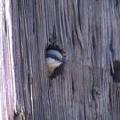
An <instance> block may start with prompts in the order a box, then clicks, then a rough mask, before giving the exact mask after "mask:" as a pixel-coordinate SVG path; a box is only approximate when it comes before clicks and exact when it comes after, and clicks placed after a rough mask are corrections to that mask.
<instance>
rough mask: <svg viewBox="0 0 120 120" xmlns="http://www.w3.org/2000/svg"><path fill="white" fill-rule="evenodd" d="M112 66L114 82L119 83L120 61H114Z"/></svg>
mask: <svg viewBox="0 0 120 120" xmlns="http://www.w3.org/2000/svg"><path fill="white" fill-rule="evenodd" d="M111 66H112V67H111V75H112V78H113V82H116V83H118V82H120V61H118V60H115V61H113V64H112V65H111Z"/></svg>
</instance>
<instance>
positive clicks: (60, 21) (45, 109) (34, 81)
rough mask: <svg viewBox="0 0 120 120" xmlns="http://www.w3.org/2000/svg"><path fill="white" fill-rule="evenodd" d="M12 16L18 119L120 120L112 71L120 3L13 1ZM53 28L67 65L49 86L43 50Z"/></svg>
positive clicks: (119, 56) (118, 88)
mask: <svg viewBox="0 0 120 120" xmlns="http://www.w3.org/2000/svg"><path fill="white" fill-rule="evenodd" d="M11 11H12V17H11V18H12V42H13V44H12V47H13V58H14V74H15V81H16V84H15V85H16V110H17V111H16V113H15V116H14V119H15V120H119V119H120V114H119V113H120V107H119V106H120V94H119V93H120V83H114V82H113V77H112V76H111V71H110V70H111V68H110V67H111V66H112V65H113V61H115V60H117V61H120V52H119V51H120V35H119V33H120V20H119V19H120V2H119V1H118V0H12V1H11ZM54 27H55V33H56V38H57V39H56V43H57V44H58V45H59V46H60V47H61V48H64V49H65V51H66V55H67V59H68V60H67V63H66V65H65V70H64V72H63V74H62V75H60V76H57V78H55V79H53V80H50V79H49V78H48V74H47V67H46V64H45V48H46V45H47V44H48V43H49V38H50V37H51V36H52V34H53V29H54ZM7 53H9V52H6V54H7ZM6 58H7V57H6Z"/></svg>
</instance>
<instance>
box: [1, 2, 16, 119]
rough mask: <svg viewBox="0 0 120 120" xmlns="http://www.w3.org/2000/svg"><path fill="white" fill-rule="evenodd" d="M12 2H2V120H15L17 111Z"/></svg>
mask: <svg viewBox="0 0 120 120" xmlns="http://www.w3.org/2000/svg"><path fill="white" fill-rule="evenodd" d="M11 26H12V23H11V6H10V0H4V1H3V0H0V119H1V120H13V117H14V111H15V110H16V109H15V108H16V104H15V103H16V101H15V100H16V98H15V79H14V65H13V52H12V47H13V46H12V42H13V41H12V27H11Z"/></svg>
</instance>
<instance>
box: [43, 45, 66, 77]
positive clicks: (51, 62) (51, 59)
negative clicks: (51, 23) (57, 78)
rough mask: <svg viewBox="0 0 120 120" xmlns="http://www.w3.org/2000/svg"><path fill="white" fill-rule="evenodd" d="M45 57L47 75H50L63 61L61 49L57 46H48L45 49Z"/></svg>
mask: <svg viewBox="0 0 120 120" xmlns="http://www.w3.org/2000/svg"><path fill="white" fill-rule="evenodd" d="M45 57H46V64H47V67H48V72H49V76H51V75H52V74H53V73H54V71H55V70H56V69H57V68H59V67H60V66H61V65H63V64H64V63H65V57H64V55H63V52H62V49H59V48H52V47H50V48H48V49H47V50H46V56H45Z"/></svg>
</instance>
